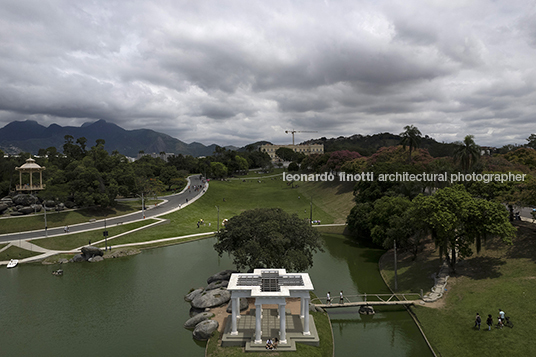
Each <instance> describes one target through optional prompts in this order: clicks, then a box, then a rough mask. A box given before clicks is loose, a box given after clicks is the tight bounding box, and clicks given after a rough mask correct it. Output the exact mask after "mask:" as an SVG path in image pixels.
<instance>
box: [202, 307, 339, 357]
mask: <svg viewBox="0 0 536 357" xmlns="http://www.w3.org/2000/svg"><path fill="white" fill-rule="evenodd" d="M311 316H313V318H314V320H315V325H316V329H317V331H318V334H319V336H320V346H319V347H314V346H308V345H304V344H302V343H297V344H296V352H278V351H277V350H276V351H263V352H248V353H247V356H251V357H260V356H296V357H332V356H333V340H332V338H331V337H332V335H331V325H330V323H329V318H328V314H327V313H324V312H311ZM220 344H221V338H220V334H219V332H218V331H216V332H215V333H214V335H213V336H212V337H211V339H210V340H209V341H208V343H207V351H206V355H207V356H209V357H237V356H244V347H219V345H220Z"/></svg>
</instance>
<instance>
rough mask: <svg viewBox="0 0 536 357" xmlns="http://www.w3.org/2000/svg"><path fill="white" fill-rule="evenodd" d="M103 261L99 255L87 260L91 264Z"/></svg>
mask: <svg viewBox="0 0 536 357" xmlns="http://www.w3.org/2000/svg"><path fill="white" fill-rule="evenodd" d="M103 260H104V258H103V257H101V256H100V255H95V256H93V257H91V258H89V259H88V260H87V261H88V262H91V263H98V262H102V261H103Z"/></svg>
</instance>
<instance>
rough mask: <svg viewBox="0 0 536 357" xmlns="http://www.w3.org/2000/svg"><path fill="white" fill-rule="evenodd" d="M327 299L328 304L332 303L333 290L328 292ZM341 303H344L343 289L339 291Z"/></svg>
mask: <svg viewBox="0 0 536 357" xmlns="http://www.w3.org/2000/svg"><path fill="white" fill-rule="evenodd" d="M326 301H327V302H326V304H328V305H331V291H328V293H327V294H326ZM339 304H344V295H343V292H342V290H341V292H340V293H339Z"/></svg>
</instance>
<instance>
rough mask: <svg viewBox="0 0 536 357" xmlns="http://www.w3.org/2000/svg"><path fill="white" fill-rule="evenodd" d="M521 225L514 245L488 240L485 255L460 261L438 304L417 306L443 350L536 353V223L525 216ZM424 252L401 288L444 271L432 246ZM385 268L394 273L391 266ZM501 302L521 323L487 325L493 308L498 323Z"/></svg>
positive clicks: (485, 353)
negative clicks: (478, 324) (477, 324)
mask: <svg viewBox="0 0 536 357" xmlns="http://www.w3.org/2000/svg"><path fill="white" fill-rule="evenodd" d="M516 226H517V227H518V236H517V238H516V239H515V240H514V244H513V245H511V246H507V245H504V244H503V243H502V242H500V241H498V240H488V242H487V243H486V244H485V245H483V249H482V252H481V253H480V254H479V255H476V254H474V255H473V256H472V257H470V258H468V259H465V260H464V261H462V262H460V264H459V266H458V268H457V274H456V275H453V276H451V277H450V278H449V280H448V284H447V286H446V288H447V292H446V294H445V296H444V297H443V298H442V299H443V301H441V300H440V301H441V303H440V304H437V303H436V304H437V305H436V307H435V308H431V307H423V306H416V307H414V308H412V309H413V311H415V313H416V315H417V317H418V319H419V321H420V322H421V325H422V327H423V330H424V332H425V333H426V336H427V337H428V339H429V341H430V343H431V344H432V346H433V347H434V349H435V350H436V352H439V353H440V354H441V356H443V357H448V356H471V355H482V356H499V355H510V356H535V355H536V344H534V343H530V342H529V341H531V340H532V332H533V331H532V329H531V328H530V326H531V323H532V322H533V321H532V320H533V317H532V313H531V312H532V311H534V306H533V305H534V302H536V298H535V296H536V284H535V280H536V246H535V244H534V239H535V238H536V225H534V224H531V223H525V222H519V223H516ZM424 254H428V255H429V257H428V258H420V261H417V262H416V263H415V264H414V265H408V266H407V267H403V268H402V269H401V270H399V277H400V280H399V282H402V284H403V285H401V289H408V290H413V289H414V288H415V287H417V286H419V285H422V284H425V285H426V286H427V287H430V286H431V284H432V280H431V279H429V278H428V277H429V276H430V274H432V273H434V272H436V271H438V264H439V261H438V260H437V253H435V252H434V253H433V252H432V251H431V250H428V251H426V252H424ZM402 266H404V263H403V261H402ZM384 268H385V269H384V272H385V273H386V275H387V274H389V271H390V270H389V267H388V266H387V267H385V266H384ZM403 269H405V270H403ZM419 271H420V275H421V276H420V277H419V276H418V275H419V274H417V273H418V272H419ZM426 279H428V282H426V283H425V281H426ZM499 308H501V309H503V310H504V311H505V312H506V315H507V316H510V317H511V318H512V322H513V323H514V324H515V327H514V328H513V329H510V328H507V327H505V328H503V329H496V328H495V327H493V328H492V330H491V331H487V326H486V325H485V321H486V318H487V316H488V314H491V315H492V317H493V321H494V324H496V322H497V316H498V309H499ZM477 312H478V313H479V314H480V315H481V316H482V328H481V330H480V331H478V330H474V329H473V325H474V319H475V315H476V313H477Z"/></svg>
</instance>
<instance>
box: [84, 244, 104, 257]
mask: <svg viewBox="0 0 536 357" xmlns="http://www.w3.org/2000/svg"><path fill="white" fill-rule="evenodd" d="M81 250H82V255H83V256H84V257H85V258H86V260H88V259H89V258H93V257H94V256H100V257H102V256H103V255H104V253H103V252H102V250H100V248H97V247H94V246H92V245H88V246H87V247H83V248H82V249H81Z"/></svg>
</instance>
